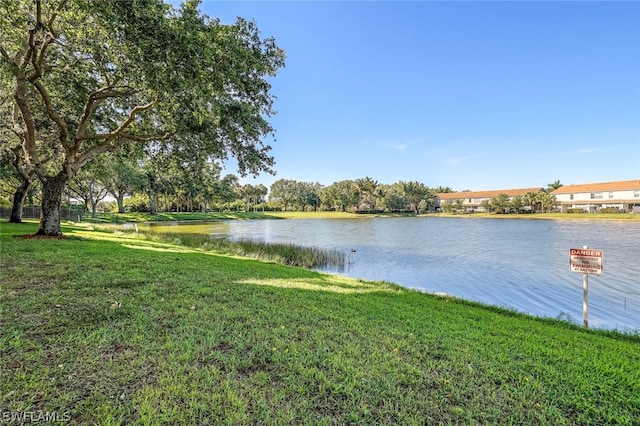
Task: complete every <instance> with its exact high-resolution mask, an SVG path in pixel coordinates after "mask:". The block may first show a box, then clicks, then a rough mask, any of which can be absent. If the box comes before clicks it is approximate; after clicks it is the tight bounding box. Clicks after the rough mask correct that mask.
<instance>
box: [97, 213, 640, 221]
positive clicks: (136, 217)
mask: <svg viewBox="0 0 640 426" xmlns="http://www.w3.org/2000/svg"><path fill="white" fill-rule="evenodd" d="M407 216H408V217H413V214H411V213H380V214H371V215H370V214H354V213H349V212H327V211H317V212H295V211H292V212H238V213H235V212H230V213H215V212H214V213H196V212H194V213H157V214H153V215H152V214H149V213H107V214H100V215H99V216H98V218H97V219H91V218H85V219H86V220H88V221H92V222H110V223H113V222H117V223H123V222H145V221H173V220H176V221H181V220H185V221H186V220H220V219H366V218H372V217H407ZM419 217H421V218H428V217H452V218H456V217H457V218H460V217H464V218H482V219H487V218H488V219H580V220H582V219H589V220H625V221H627V220H631V221H638V222H640V214H615V213H601V214H600V213H598V214H588V213H584V214H582V213H536V214H493V213H474V214H447V213H434V214H426V215H420V216H419Z"/></svg>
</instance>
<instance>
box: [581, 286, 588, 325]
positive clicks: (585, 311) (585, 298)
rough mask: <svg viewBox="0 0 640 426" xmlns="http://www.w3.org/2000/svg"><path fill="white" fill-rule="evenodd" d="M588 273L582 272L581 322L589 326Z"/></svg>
mask: <svg viewBox="0 0 640 426" xmlns="http://www.w3.org/2000/svg"><path fill="white" fill-rule="evenodd" d="M588 316H589V274H582V324H583V326H584V328H589V319H588Z"/></svg>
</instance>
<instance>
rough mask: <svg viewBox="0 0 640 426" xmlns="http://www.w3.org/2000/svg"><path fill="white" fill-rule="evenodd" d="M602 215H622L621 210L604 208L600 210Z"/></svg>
mask: <svg viewBox="0 0 640 426" xmlns="http://www.w3.org/2000/svg"><path fill="white" fill-rule="evenodd" d="M600 213H620V209H619V208H617V207H604V208H601V209H600Z"/></svg>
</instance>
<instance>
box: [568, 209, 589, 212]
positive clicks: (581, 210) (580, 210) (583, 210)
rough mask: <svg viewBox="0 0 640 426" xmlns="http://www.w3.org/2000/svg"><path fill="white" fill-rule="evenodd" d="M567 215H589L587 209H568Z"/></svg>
mask: <svg viewBox="0 0 640 426" xmlns="http://www.w3.org/2000/svg"><path fill="white" fill-rule="evenodd" d="M567 213H587V211H586V210H585V209H577V208H576V209H568V210H567Z"/></svg>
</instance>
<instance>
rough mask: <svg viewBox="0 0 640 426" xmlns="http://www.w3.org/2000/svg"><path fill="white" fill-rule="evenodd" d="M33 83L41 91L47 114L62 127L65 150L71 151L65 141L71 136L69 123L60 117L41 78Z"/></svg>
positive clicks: (60, 139) (62, 143) (61, 137)
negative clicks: (68, 127)
mask: <svg viewBox="0 0 640 426" xmlns="http://www.w3.org/2000/svg"><path fill="white" fill-rule="evenodd" d="M32 83H33V85H34V86H35V87H36V89H38V93H40V96H41V97H42V100H43V101H44V105H45V107H46V110H47V115H48V116H49V118H51V120H53V121H54V122H55V123H56V124H57V125H58V128H59V129H60V137H59V141H60V144H61V145H62V147H63V148H64V150H65V152H66V153H69V148H68V147H67V144H66V143H65V142H66V141H67V137H68V136H69V131H68V129H67V123H65V122H64V120H63V119H62V118H60V116H59V115H58V113H57V112H56V111H55V110H54V109H53V105H52V104H51V98H50V97H49V93H48V92H47V89H45V87H44V85H43V84H42V82H40V81H39V80H36V81H33V82H32Z"/></svg>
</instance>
